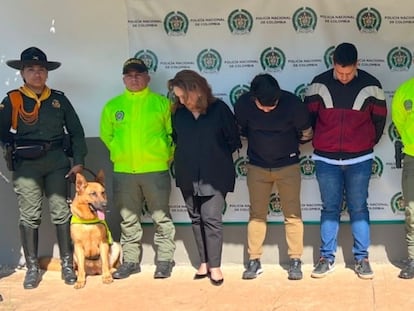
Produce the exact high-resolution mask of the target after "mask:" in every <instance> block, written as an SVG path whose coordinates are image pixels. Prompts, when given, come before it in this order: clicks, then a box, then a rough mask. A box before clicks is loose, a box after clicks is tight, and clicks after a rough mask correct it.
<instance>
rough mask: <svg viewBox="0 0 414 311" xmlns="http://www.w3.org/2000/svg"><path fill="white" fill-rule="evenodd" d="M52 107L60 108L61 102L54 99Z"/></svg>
mask: <svg viewBox="0 0 414 311" xmlns="http://www.w3.org/2000/svg"><path fill="white" fill-rule="evenodd" d="M52 107H53V108H60V102H59V101H58V100H57V99H54V100H53V101H52Z"/></svg>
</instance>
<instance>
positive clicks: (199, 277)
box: [193, 273, 210, 280]
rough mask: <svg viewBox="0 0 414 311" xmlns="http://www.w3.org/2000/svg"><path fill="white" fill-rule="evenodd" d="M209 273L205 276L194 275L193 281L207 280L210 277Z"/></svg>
mask: <svg viewBox="0 0 414 311" xmlns="http://www.w3.org/2000/svg"><path fill="white" fill-rule="evenodd" d="M209 275H210V274H209V273H204V274H198V273H196V274H194V277H193V280H201V279H205V278H207V277H209Z"/></svg>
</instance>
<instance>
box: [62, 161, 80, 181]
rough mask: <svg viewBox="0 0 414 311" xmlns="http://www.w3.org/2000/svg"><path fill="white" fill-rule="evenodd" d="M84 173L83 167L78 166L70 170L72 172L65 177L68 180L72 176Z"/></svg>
mask: <svg viewBox="0 0 414 311" xmlns="http://www.w3.org/2000/svg"><path fill="white" fill-rule="evenodd" d="M82 171H83V165H82V164H77V165H75V166H73V167H72V168H71V169H70V171H69V172H68V173H67V174H66V175H65V178H68V177H70V176H71V175H73V176H76V174H77V173H82Z"/></svg>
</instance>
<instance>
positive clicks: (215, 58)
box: [197, 49, 221, 73]
mask: <svg viewBox="0 0 414 311" xmlns="http://www.w3.org/2000/svg"><path fill="white" fill-rule="evenodd" d="M197 66H198V70H200V71H201V72H204V73H213V72H218V71H220V67H221V55H220V53H219V52H217V51H216V50H214V49H204V50H202V51H201V52H200V53H199V54H198V56H197Z"/></svg>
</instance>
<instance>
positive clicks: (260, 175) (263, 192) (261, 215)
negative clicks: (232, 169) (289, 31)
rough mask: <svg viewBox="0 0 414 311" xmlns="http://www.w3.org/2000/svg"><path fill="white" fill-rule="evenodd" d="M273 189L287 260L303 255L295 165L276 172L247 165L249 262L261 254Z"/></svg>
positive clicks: (298, 183)
mask: <svg viewBox="0 0 414 311" xmlns="http://www.w3.org/2000/svg"><path fill="white" fill-rule="evenodd" d="M274 186H276V187H277V189H278V192H279V196H280V202H281V207H282V212H283V216H284V224H285V235H286V242H287V246H288V255H289V257H290V258H300V257H301V255H302V253H303V222H302V213H301V207H300V186H301V176H300V167H299V164H294V165H290V166H286V167H282V168H277V169H269V168H268V169H266V168H261V167H257V166H253V165H250V164H249V165H248V166H247V187H248V189H249V196H250V218H249V224H248V227H247V242H248V253H249V257H250V258H249V259H258V258H260V257H261V255H262V253H263V242H264V240H265V237H266V229H267V223H266V222H267V214H268V207H269V199H270V195H271V193H272V189H273V187H274Z"/></svg>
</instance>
